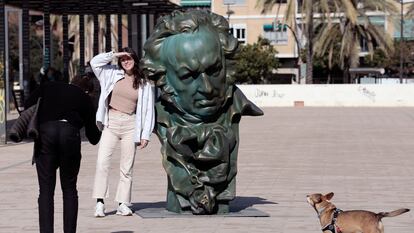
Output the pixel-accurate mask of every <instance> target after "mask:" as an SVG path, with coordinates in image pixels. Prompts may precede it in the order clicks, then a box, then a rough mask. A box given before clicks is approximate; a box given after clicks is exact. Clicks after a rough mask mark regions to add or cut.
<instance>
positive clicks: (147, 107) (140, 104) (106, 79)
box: [90, 48, 155, 217]
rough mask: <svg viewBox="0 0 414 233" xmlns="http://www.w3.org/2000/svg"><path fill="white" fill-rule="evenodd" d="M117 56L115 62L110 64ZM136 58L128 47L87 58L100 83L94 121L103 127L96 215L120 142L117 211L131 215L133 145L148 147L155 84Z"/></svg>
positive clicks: (102, 207)
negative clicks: (145, 74)
mask: <svg viewBox="0 0 414 233" xmlns="http://www.w3.org/2000/svg"><path fill="white" fill-rule="evenodd" d="M115 58H118V64H117V65H111V64H109V63H110V62H111V61H112V60H113V59H115ZM138 64H139V58H138V56H137V55H136V53H135V52H134V51H133V50H132V49H131V48H123V49H121V51H120V52H116V53H115V52H109V53H101V54H99V55H97V56H95V57H94V58H92V60H91V61H90V65H91V67H92V70H93V72H94V73H95V75H96V77H97V78H98V80H99V82H100V86H101V94H100V97H99V104H98V111H97V113H96V121H97V125H98V127H99V128H100V129H101V130H102V139H101V142H100V143H99V149H98V158H97V162H96V173H95V183H94V187H93V194H92V197H93V198H96V200H97V202H96V206H95V214H94V215H95V217H104V216H105V205H104V198H107V197H108V196H109V193H108V189H109V186H108V176H109V169H110V162H111V158H112V155H113V153H114V150H115V148H116V145H117V143H118V142H120V143H121V156H120V157H121V158H120V178H119V183H118V188H117V191H116V195H115V201H116V202H118V208H117V212H116V213H117V214H118V215H123V216H128V215H132V210H131V209H130V208H129V206H128V205H129V204H130V203H131V189H132V172H133V166H134V159H135V153H136V148H137V146H139V148H140V149H143V148H145V147H146V146H147V144H148V142H149V140H150V135H151V133H152V130H153V128H154V122H155V112H154V86H153V85H152V84H151V83H150V82H149V81H148V80H147V79H146V78H145V77H144V75H143V74H142V72H141V70H140V68H139V66H138Z"/></svg>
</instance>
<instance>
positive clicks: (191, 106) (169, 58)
mask: <svg viewBox="0 0 414 233" xmlns="http://www.w3.org/2000/svg"><path fill="white" fill-rule="evenodd" d="M164 46H166V47H165V48H163V51H165V59H164V62H165V64H166V67H167V74H166V75H167V83H168V84H169V85H170V86H171V87H172V88H173V89H174V91H175V95H174V97H173V98H174V100H175V103H176V104H177V105H178V107H179V108H181V109H182V110H184V111H185V112H186V113H188V114H190V115H192V116H195V117H197V118H199V119H205V118H209V117H211V116H212V115H214V114H215V113H217V111H218V110H219V109H220V108H221V107H222V105H223V103H224V101H225V92H226V88H227V85H226V69H225V60H224V56H223V53H222V49H221V46H220V41H219V38H218V35H217V33H215V32H214V31H213V30H211V29H210V28H209V27H207V26H202V27H200V28H199V30H198V31H197V32H194V33H182V34H179V35H176V36H172V37H170V38H168V39H167V40H166V41H165V44H164Z"/></svg>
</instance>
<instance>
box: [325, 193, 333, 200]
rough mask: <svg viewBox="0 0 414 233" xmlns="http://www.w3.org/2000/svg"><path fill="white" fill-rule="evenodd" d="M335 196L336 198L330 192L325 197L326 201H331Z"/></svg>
mask: <svg viewBox="0 0 414 233" xmlns="http://www.w3.org/2000/svg"><path fill="white" fill-rule="evenodd" d="M333 196H334V193H333V192H330V193H328V194H326V195H325V198H326V200H331V199H332V197H333Z"/></svg>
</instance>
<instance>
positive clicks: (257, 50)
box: [233, 38, 279, 84]
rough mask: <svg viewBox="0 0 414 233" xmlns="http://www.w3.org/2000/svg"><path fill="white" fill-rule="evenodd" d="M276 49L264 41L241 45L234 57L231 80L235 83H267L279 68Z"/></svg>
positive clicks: (260, 39)
mask: <svg viewBox="0 0 414 233" xmlns="http://www.w3.org/2000/svg"><path fill="white" fill-rule="evenodd" d="M276 54H277V51H276V49H275V48H274V47H273V46H272V45H270V43H269V41H268V40H266V39H262V38H259V40H258V42H257V43H254V44H252V45H250V44H248V45H242V46H241V49H240V52H239V53H238V54H237V55H236V56H235V64H234V67H233V70H234V74H233V78H234V80H235V81H236V83H251V84H263V83H268V82H269V80H270V79H271V76H272V73H273V71H274V70H275V69H277V68H278V67H279V60H278V59H277V57H276Z"/></svg>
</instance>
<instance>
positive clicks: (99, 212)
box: [94, 202, 105, 218]
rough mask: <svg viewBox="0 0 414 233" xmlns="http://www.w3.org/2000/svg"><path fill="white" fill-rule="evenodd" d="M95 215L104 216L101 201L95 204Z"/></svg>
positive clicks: (103, 207) (103, 206)
mask: <svg viewBox="0 0 414 233" xmlns="http://www.w3.org/2000/svg"><path fill="white" fill-rule="evenodd" d="M94 215H95V217H97V218H99V217H105V205H104V204H103V203H102V202H97V203H96V206H95V214H94Z"/></svg>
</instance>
